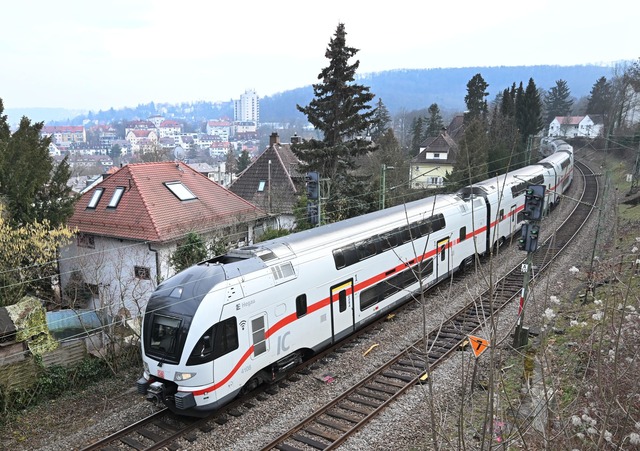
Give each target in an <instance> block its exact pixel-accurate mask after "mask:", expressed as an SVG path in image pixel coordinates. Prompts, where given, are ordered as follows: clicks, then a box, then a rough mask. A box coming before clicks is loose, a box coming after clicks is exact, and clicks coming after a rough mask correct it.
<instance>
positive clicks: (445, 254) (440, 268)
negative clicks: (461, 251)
mask: <svg viewBox="0 0 640 451" xmlns="http://www.w3.org/2000/svg"><path fill="white" fill-rule="evenodd" d="M435 261H436V280H440V279H441V278H443V277H446V276H447V274H449V237H447V238H443V239H441V240H438V253H437V255H436V257H435Z"/></svg>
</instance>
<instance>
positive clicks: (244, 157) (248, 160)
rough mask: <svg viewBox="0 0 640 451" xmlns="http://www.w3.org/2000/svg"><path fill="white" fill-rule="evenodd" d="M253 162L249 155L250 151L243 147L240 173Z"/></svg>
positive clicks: (239, 165) (239, 163) (239, 161)
mask: <svg viewBox="0 0 640 451" xmlns="http://www.w3.org/2000/svg"><path fill="white" fill-rule="evenodd" d="M250 164H251V157H249V152H248V151H247V149H242V152H241V153H240V158H238V174H239V173H241V172H242V171H244V170H245V169H247V168H248V167H249V165H250Z"/></svg>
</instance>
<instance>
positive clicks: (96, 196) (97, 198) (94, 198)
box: [87, 188, 104, 208]
mask: <svg viewBox="0 0 640 451" xmlns="http://www.w3.org/2000/svg"><path fill="white" fill-rule="evenodd" d="M102 193H104V188H98V189H96V190H95V191H94V192H93V196H91V200H90V201H89V205H87V208H96V206H97V205H98V202H99V201H100V198H101V197H102Z"/></svg>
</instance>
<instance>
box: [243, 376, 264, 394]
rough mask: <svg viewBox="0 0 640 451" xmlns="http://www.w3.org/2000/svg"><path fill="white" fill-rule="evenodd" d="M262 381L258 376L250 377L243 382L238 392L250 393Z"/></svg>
mask: <svg viewBox="0 0 640 451" xmlns="http://www.w3.org/2000/svg"><path fill="white" fill-rule="evenodd" d="M261 383H262V381H260V378H258V377H252V378H251V379H249V380H248V381H247V383H246V384H244V386H243V387H242V388H241V389H240V394H243V395H246V394H247V393H250V392H252V391H254V390H255V389H256V388H258V386H259V385H260V384H261Z"/></svg>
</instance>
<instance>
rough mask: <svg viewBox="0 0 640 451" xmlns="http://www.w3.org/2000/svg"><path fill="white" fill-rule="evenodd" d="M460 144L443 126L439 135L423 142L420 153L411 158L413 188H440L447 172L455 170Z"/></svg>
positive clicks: (410, 170) (410, 176) (410, 173)
mask: <svg viewBox="0 0 640 451" xmlns="http://www.w3.org/2000/svg"><path fill="white" fill-rule="evenodd" d="M457 151H458V145H457V144H456V142H455V141H454V139H453V138H452V137H451V136H450V135H449V134H448V133H447V129H446V128H443V129H442V131H441V133H440V134H439V135H438V136H432V137H429V138H427V139H425V141H424V142H423V143H422V145H421V146H420V152H419V153H418V155H416V156H415V157H413V158H412V159H411V166H410V169H409V180H410V181H411V188H416V189H421V188H440V187H442V186H444V179H445V177H446V176H447V173H451V172H453V165H454V163H455V158H456V154H457Z"/></svg>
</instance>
